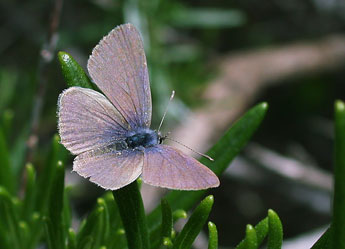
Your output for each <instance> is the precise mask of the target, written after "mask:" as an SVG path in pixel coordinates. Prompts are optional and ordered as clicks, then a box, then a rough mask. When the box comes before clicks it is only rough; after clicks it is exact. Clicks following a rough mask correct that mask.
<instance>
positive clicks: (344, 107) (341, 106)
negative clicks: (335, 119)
mask: <svg viewBox="0 0 345 249" xmlns="http://www.w3.org/2000/svg"><path fill="white" fill-rule="evenodd" d="M335 109H336V111H338V112H343V111H345V103H344V102H343V101H341V100H337V101H335Z"/></svg>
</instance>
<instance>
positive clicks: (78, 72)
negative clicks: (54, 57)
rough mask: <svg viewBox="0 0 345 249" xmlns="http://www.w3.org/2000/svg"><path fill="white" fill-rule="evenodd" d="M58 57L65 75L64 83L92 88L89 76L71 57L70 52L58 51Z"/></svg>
mask: <svg viewBox="0 0 345 249" xmlns="http://www.w3.org/2000/svg"><path fill="white" fill-rule="evenodd" d="M58 58H59V62H60V65H61V70H62V74H63V76H64V77H65V80H66V83H67V85H68V86H69V87H72V86H80V87H84V88H90V89H93V84H92V83H91V81H90V79H89V77H87V75H86V74H85V72H84V70H83V68H82V67H81V66H80V65H79V64H78V62H76V61H75V60H74V59H73V57H72V56H71V55H70V54H68V53H66V52H62V51H60V52H59V53H58Z"/></svg>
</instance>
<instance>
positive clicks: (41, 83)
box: [27, 0, 63, 161]
mask: <svg viewBox="0 0 345 249" xmlns="http://www.w3.org/2000/svg"><path fill="white" fill-rule="evenodd" d="M62 5H63V0H55V1H54V6H53V9H52V13H51V20H50V23H49V29H48V35H47V41H46V42H45V43H44V44H43V46H42V49H41V51H40V57H39V62H38V69H37V76H36V79H37V81H38V89H37V93H36V96H35V99H34V104H33V109H32V116H31V123H30V136H29V139H28V141H27V148H28V150H27V161H32V157H33V153H34V151H35V148H36V146H37V143H38V130H39V121H40V117H41V113H42V107H43V102H44V97H45V93H46V89H47V78H48V75H47V69H48V67H49V65H50V63H51V61H52V60H53V58H54V54H55V49H56V43H57V40H58V32H57V30H58V26H59V23H60V15H61V10H62Z"/></svg>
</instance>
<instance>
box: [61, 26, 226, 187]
mask: <svg viewBox="0 0 345 249" xmlns="http://www.w3.org/2000/svg"><path fill="white" fill-rule="evenodd" d="M87 68H88V71H89V74H90V76H91V78H92V80H93V81H94V82H95V84H96V85H97V87H98V88H99V89H100V90H101V91H102V92H103V93H104V95H103V94H101V93H100V92H97V91H94V90H91V89H86V88H81V87H70V88H68V89H67V90H65V91H63V92H62V93H61V94H60V96H59V100H58V129H59V134H60V137H61V143H62V144H63V145H64V146H65V147H66V148H67V149H68V150H69V151H70V152H71V153H72V154H74V155H76V158H75V159H74V162H73V171H76V172H77V173H78V174H79V175H81V176H83V177H85V178H89V180H90V181H91V182H94V183H96V184H98V185H99V186H101V187H102V188H104V189H111V190H116V189H119V188H122V187H124V186H126V185H128V184H129V183H131V182H133V181H135V180H136V179H137V178H138V177H139V176H141V177H142V179H143V181H144V182H145V183H148V184H151V185H153V186H159V187H164V188H170V189H179V190H200V189H207V188H212V187H217V186H218V185H219V179H218V178H217V176H216V175H215V174H214V173H213V172H212V171H211V170H210V169H209V168H207V167H206V166H205V165H203V164H201V163H200V162H198V161H197V160H196V159H194V158H192V157H190V156H187V155H185V154H183V153H182V152H181V151H179V150H178V149H175V148H173V147H171V146H168V145H164V144H162V142H163V140H164V139H165V137H164V136H161V135H160V133H159V132H157V131H155V130H151V129H150V125H151V113H152V103H151V91H150V83H149V78H148V70H147V63H146V57H145V53H144V48H143V44H142V41H141V38H140V34H139V32H138V31H137V30H136V29H135V27H134V26H133V25H131V24H124V25H120V26H118V27H116V28H115V29H113V30H112V31H111V32H110V33H109V34H108V35H107V36H105V37H104V38H103V39H102V40H101V41H100V43H99V44H98V45H97V46H96V47H95V48H94V49H93V51H92V54H91V56H90V58H89V60H88V65H87Z"/></svg>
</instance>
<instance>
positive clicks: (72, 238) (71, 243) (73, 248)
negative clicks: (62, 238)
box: [67, 228, 77, 249]
mask: <svg viewBox="0 0 345 249" xmlns="http://www.w3.org/2000/svg"><path fill="white" fill-rule="evenodd" d="M67 238H68V240H67V248H68V249H77V238H76V235H75V232H74V230H73V229H72V228H69V229H68V237H67Z"/></svg>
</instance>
